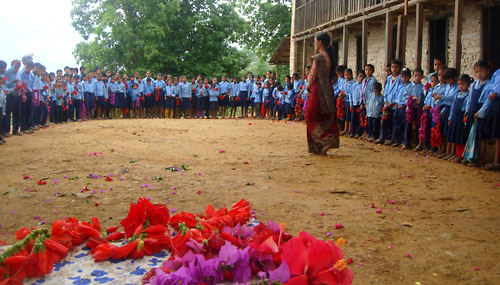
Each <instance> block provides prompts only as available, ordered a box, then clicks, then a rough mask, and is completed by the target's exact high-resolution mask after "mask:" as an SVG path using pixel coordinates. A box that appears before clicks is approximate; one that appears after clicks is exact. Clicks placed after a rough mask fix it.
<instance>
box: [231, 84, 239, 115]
mask: <svg viewBox="0 0 500 285" xmlns="http://www.w3.org/2000/svg"><path fill="white" fill-rule="evenodd" d="M239 87H240V84H239V83H238V78H237V77H233V83H231V85H230V89H229V105H230V106H231V111H230V112H229V118H233V119H234V118H235V117H236V109H237V108H238V106H239V104H238V102H239V100H240V99H239V98H240V97H239V93H240V90H239Z"/></svg>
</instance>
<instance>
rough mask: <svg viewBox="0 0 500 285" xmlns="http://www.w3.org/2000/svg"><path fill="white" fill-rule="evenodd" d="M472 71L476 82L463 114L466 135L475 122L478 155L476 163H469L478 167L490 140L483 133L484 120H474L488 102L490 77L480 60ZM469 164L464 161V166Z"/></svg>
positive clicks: (485, 65) (471, 89)
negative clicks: (487, 140)
mask: <svg viewBox="0 0 500 285" xmlns="http://www.w3.org/2000/svg"><path fill="white" fill-rule="evenodd" d="M474 71H475V73H476V77H477V81H476V82H474V83H472V86H471V88H470V95H469V97H467V104H466V106H467V110H466V112H465V118H464V120H465V121H466V122H467V133H469V132H470V129H471V128H472V123H473V122H474V120H476V121H477V126H476V143H477V144H476V145H477V146H478V148H477V149H476V151H477V153H478V161H471V162H470V165H471V166H475V167H477V166H480V164H482V163H483V161H484V154H485V151H486V139H488V138H490V136H489V134H485V133H484V128H483V124H484V120H483V119H482V118H481V117H479V116H478V117H477V119H474V117H475V114H477V113H479V111H480V110H481V109H482V107H483V105H484V103H485V102H486V100H488V95H489V94H488V89H489V83H490V80H489V75H490V66H489V64H488V63H487V62H486V61H484V60H480V61H478V62H476V63H475V64H474ZM468 163H469V162H467V161H465V164H468Z"/></svg>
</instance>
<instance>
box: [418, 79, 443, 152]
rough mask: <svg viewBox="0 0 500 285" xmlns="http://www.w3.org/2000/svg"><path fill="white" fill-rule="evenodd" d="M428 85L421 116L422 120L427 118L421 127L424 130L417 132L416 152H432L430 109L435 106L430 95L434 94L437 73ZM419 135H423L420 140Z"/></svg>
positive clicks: (421, 121)
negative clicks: (424, 117)
mask: <svg viewBox="0 0 500 285" xmlns="http://www.w3.org/2000/svg"><path fill="white" fill-rule="evenodd" d="M430 84H431V85H430V87H429V89H427V92H426V94H427V95H426V96H425V99H424V107H423V114H422V118H423V116H426V117H427V118H426V124H425V126H422V125H421V128H422V127H424V128H425V130H424V131H420V130H419V132H418V133H419V135H418V136H417V137H418V145H417V147H416V148H415V150H416V151H421V150H423V149H426V150H428V151H430V150H432V147H431V130H432V128H433V127H434V126H433V120H432V113H431V109H432V108H435V107H436V104H435V103H434V98H432V95H433V94H434V88H436V86H437V85H438V84H439V79H438V74H437V73H434V74H432V75H431V78H430ZM422 118H421V119H420V124H423V123H424V122H423V121H424V120H423V119H422ZM420 133H422V134H423V135H424V137H423V139H421V138H420Z"/></svg>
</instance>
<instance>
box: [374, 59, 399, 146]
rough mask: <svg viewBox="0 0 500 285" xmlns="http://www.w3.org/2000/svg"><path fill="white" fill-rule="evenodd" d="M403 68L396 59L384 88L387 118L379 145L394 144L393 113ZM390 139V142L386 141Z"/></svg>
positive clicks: (382, 127) (382, 128)
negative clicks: (392, 137)
mask: <svg viewBox="0 0 500 285" xmlns="http://www.w3.org/2000/svg"><path fill="white" fill-rule="evenodd" d="M402 68H403V62H402V61H401V60H399V59H394V60H392V62H391V66H390V70H391V72H392V74H391V75H389V76H388V77H387V80H386V81H385V86H384V112H385V113H386V114H387V116H385V117H382V125H381V129H380V138H379V139H378V140H377V141H376V143H377V144H385V145H393V144H394V142H393V141H392V140H390V139H391V136H392V133H393V131H392V126H393V112H394V111H395V108H396V103H395V102H394V97H395V96H396V95H395V94H396V92H397V91H398V89H399V86H400V85H401V84H402V83H401V76H400V75H399V74H400V73H401V69H402ZM387 139H389V141H386V140H387Z"/></svg>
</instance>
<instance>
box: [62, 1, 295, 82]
mask: <svg viewBox="0 0 500 285" xmlns="http://www.w3.org/2000/svg"><path fill="white" fill-rule="evenodd" d="M260 2H261V1H258V0H245V1H239V2H236V3H235V2H233V1H216V0H141V1H137V0H72V3H73V9H72V11H71V17H72V20H73V26H74V28H75V29H76V30H77V31H78V32H79V33H80V34H81V35H82V37H83V38H84V40H85V41H82V42H80V43H78V44H77V46H76V47H75V50H74V52H73V54H74V56H75V58H76V60H77V62H79V63H81V64H83V65H85V66H87V67H89V68H96V67H100V68H105V69H111V70H124V71H128V72H132V71H139V72H144V71H146V70H151V71H152V72H168V73H173V74H177V75H180V74H186V75H195V74H202V75H206V76H210V75H222V74H238V73H239V72H240V71H241V70H243V69H245V67H247V66H248V64H249V63H250V60H251V59H250V56H249V55H248V53H247V52H244V51H242V50H240V49H238V48H237V46H238V45H240V46H244V47H248V48H249V49H250V50H252V51H254V52H256V53H257V54H259V56H260V57H261V58H263V59H264V58H265V59H267V58H269V55H270V54H271V53H272V51H273V50H274V48H276V46H277V44H278V43H279V41H280V39H281V37H282V35H286V34H288V33H289V32H290V31H289V30H290V7H288V6H287V5H288V4H289V2H290V1H274V0H273V1H271V0H269V1H264V2H262V3H260ZM287 3H288V4H287ZM251 6H254V7H256V8H255V9H256V10H255V11H252V9H251V8H250V7H251ZM259 11H260V12H259ZM259 26H260V27H259ZM266 57H267V58H266Z"/></svg>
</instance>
